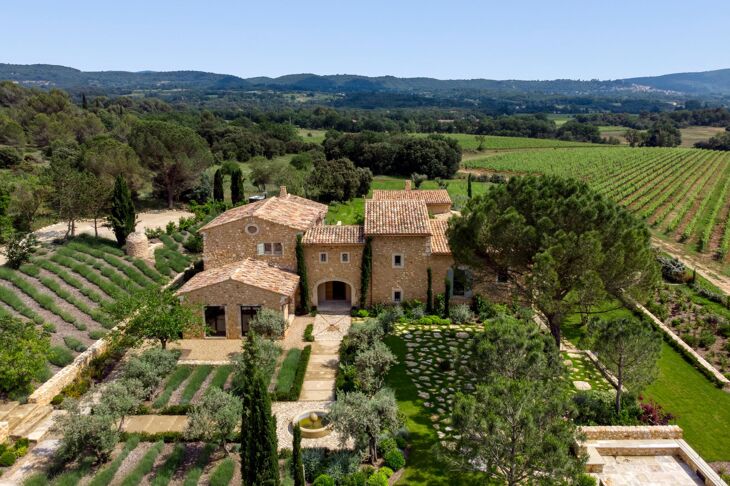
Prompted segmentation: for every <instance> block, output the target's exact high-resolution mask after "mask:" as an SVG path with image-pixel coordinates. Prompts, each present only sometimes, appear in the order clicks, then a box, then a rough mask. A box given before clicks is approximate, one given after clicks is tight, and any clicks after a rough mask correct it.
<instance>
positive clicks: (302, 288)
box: [296, 235, 309, 314]
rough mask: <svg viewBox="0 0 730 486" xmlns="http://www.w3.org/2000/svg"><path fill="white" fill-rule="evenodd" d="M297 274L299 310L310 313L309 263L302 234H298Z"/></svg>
mask: <svg viewBox="0 0 730 486" xmlns="http://www.w3.org/2000/svg"><path fill="white" fill-rule="evenodd" d="M296 255H297V275H299V311H300V312H301V313H302V314H307V313H309V281H308V280H307V263H306V261H305V259H304V247H303V246H302V235H297V246H296Z"/></svg>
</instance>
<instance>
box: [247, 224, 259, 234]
mask: <svg viewBox="0 0 730 486" xmlns="http://www.w3.org/2000/svg"><path fill="white" fill-rule="evenodd" d="M249 228H253V229H254V231H250V230H249ZM245 231H246V234H247V235H252V236H253V235H257V234H259V227H258V225H257V224H254V223H248V224H247V225H246V228H245Z"/></svg>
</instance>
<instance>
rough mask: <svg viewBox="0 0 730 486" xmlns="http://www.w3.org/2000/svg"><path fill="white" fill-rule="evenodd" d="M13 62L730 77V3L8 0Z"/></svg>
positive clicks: (6, 52) (4, 52) (5, 9)
mask: <svg viewBox="0 0 730 486" xmlns="http://www.w3.org/2000/svg"><path fill="white" fill-rule="evenodd" d="M0 18H2V22H1V24H2V28H0V62H8V63H19V64H31V63H49V64H62V65H66V66H71V67H76V68H79V69H82V70H86V71H96V70H130V71H139V70H158V71H162V70H178V69H195V70H203V71H211V72H217V73H227V74H235V75H239V76H242V77H250V76H260V75H263V76H279V75H282V74H289V73H302V72H313V73H317V74H337V73H348V74H365V75H371V76H375V75H384V74H392V75H395V76H428V77H436V78H442V79H448V78H452V79H455V78H459V79H461V78H492V79H510V78H513V79H554V78H580V79H590V78H599V79H612V78H622V77H631V76H643V75H656V74H665V73H671V72H681V71H703V70H710V69H718V68H727V67H730V27H729V26H730V0H693V1H691V2H687V1H686V0H682V1H678V0H633V1H625V0H612V1H610V2H606V1H597V0H581V1H573V0H522V1H520V0H511V1H504V0H501V1H487V0H483V1H469V2H467V1H460V0H448V1H441V2H432V1H427V0H421V1H410V0H408V1H399V0H390V1H382V0H360V1H347V0H340V1H319V0H299V1H288V2H284V1H277V0H263V1H261V0H259V1H256V2H249V1H244V0H241V1H215V0H209V1H198V2H193V1H185V0H177V1H173V0H164V1H162V0H146V1H138V0H116V1H111V0H95V1H93V2H92V1H74V0H66V1H63V2H62V1H58V0H55V1H50V0H36V1H30V0H22V1H21V0H15V1H7V0H0Z"/></svg>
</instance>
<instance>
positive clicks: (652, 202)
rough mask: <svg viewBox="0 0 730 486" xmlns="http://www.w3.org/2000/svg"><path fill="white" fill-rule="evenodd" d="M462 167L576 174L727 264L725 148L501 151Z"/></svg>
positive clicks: (729, 186) (729, 176) (728, 160)
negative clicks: (714, 149) (710, 149)
mask: <svg viewBox="0 0 730 486" xmlns="http://www.w3.org/2000/svg"><path fill="white" fill-rule="evenodd" d="M464 165H465V166H466V167H467V168H471V169H481V170H486V171H493V172H505V173H513V174H553V175H559V176H565V177H579V178H581V179H582V180H585V181H586V182H587V183H588V184H590V185H591V186H593V187H594V188H595V189H596V190H597V191H598V192H600V193H602V194H604V195H605V196H607V197H610V198H612V199H613V200H615V201H617V202H619V203H620V204H622V205H623V206H625V207H627V208H629V209H630V210H631V211H633V212H634V213H635V214H637V215H638V216H640V217H641V218H643V219H645V220H646V221H647V223H648V224H649V225H650V226H651V227H652V228H654V230H655V231H656V232H658V233H659V234H662V235H665V236H666V237H668V238H671V239H674V240H676V241H679V242H682V243H684V244H685V245H687V246H688V247H689V248H690V249H692V250H696V251H699V252H702V253H705V254H708V255H712V256H714V257H715V258H717V259H718V260H721V261H723V262H727V259H728V252H729V251H730V153H728V152H718V151H709V150H697V149H683V148H677V149H666V148H627V147H610V148H609V147H606V148H591V149H570V150H566V149H555V150H542V151H532V152H520V153H505V154H499V155H495V156H492V157H485V158H481V159H475V160H470V161H467V162H465V164H464Z"/></svg>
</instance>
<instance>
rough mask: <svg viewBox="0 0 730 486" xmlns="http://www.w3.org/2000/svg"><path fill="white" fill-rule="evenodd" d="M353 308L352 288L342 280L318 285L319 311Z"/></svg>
mask: <svg viewBox="0 0 730 486" xmlns="http://www.w3.org/2000/svg"><path fill="white" fill-rule="evenodd" d="M343 307H347V308H350V307H352V286H351V285H350V284H348V283H347V282H343V281H341V280H328V281H327V282H322V283H320V284H319V285H317V309H319V310H322V309H327V308H343Z"/></svg>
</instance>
